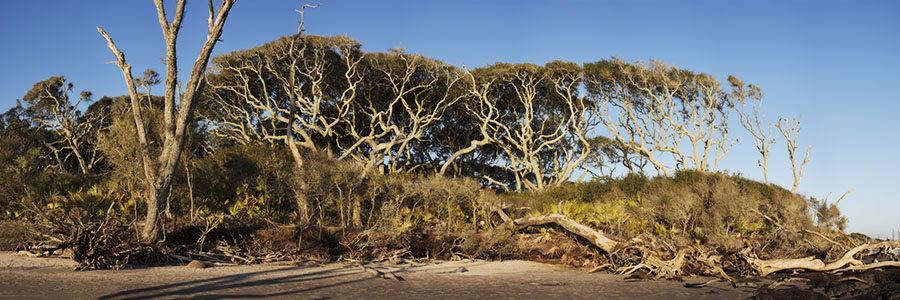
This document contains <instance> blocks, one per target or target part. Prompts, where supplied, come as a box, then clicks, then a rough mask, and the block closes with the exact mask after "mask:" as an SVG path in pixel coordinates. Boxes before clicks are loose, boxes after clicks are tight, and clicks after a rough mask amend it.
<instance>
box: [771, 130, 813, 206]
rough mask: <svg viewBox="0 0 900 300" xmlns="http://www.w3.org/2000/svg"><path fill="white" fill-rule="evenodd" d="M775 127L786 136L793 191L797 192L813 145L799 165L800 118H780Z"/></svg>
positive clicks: (807, 149)
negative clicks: (798, 138)
mask: <svg viewBox="0 0 900 300" xmlns="http://www.w3.org/2000/svg"><path fill="white" fill-rule="evenodd" d="M775 128H778V131H780V132H781V135H782V136H784V142H785V143H786V144H787V151H788V158H789V159H790V160H791V173H792V174H793V175H794V185H793V186H791V193H796V192H797V186H799V185H800V178H801V177H803V167H804V166H806V163H807V162H808V161H809V150H812V146H809V148H806V155H805V156H804V157H803V162H801V163H800V165H799V166H798V165H797V137H798V136H799V135H800V118H793V119H791V120H788V119H784V118H779V119H778V123H776V124H775Z"/></svg>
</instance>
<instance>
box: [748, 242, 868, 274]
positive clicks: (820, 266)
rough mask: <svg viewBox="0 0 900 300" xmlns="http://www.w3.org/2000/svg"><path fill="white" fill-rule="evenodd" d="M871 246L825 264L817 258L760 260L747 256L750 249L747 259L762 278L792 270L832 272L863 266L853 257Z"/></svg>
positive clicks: (860, 247)
mask: <svg viewBox="0 0 900 300" xmlns="http://www.w3.org/2000/svg"><path fill="white" fill-rule="evenodd" d="M868 246H869V245H861V246H857V247H856V248H853V249H850V251H847V253H844V256H842V257H841V258H840V259H838V260H836V261H833V262H830V263H825V262H823V261H822V260H821V259H816V258H815V257H812V256H810V257H804V258H778V259H758V258H755V257H751V256H749V255H746V253H748V252H749V251H748V250H749V248H748V249H745V259H746V260H747V262H748V263H750V265H751V266H753V268H754V269H755V270H756V272H758V273H759V275H760V276H766V275H769V274H772V273H774V272H778V271H782V270H792V269H805V270H811V271H831V270H837V269H840V268H842V267H844V266H846V265H848V264H849V265H854V266H858V265H862V264H863V263H862V262H861V261H859V260H857V259H855V258H853V255H855V254H857V253H859V252H860V251H862V250H864V249H866V247H868Z"/></svg>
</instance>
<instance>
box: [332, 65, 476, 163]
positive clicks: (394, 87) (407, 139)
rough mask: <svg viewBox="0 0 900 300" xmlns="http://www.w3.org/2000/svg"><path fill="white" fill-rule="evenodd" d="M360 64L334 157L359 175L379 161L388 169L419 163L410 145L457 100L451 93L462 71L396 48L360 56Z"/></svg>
mask: <svg viewBox="0 0 900 300" xmlns="http://www.w3.org/2000/svg"><path fill="white" fill-rule="evenodd" d="M363 68H364V69H363V70H361V72H362V73H363V78H362V82H361V83H360V92H359V93H358V95H357V96H356V101H353V102H352V106H353V107H352V108H351V111H352V113H350V114H348V115H347V117H346V118H343V119H344V121H345V122H344V124H343V125H344V128H345V131H344V136H343V137H342V138H341V143H340V145H339V146H338V147H339V148H340V150H341V152H342V154H341V155H340V157H338V159H345V158H347V159H351V160H353V161H356V162H358V163H359V164H360V165H362V166H363V173H362V174H360V175H361V177H364V176H365V174H366V173H367V172H369V171H371V170H374V169H375V167H376V166H379V165H383V166H384V169H385V170H386V171H387V172H390V173H393V172H398V171H400V170H412V169H415V168H417V167H421V166H419V165H413V163H412V162H414V161H415V159H412V158H413V157H414V156H415V155H416V154H417V153H414V152H415V150H416V148H415V147H414V144H415V143H416V142H418V141H420V140H421V139H422V137H423V136H424V135H425V133H426V132H427V130H428V128H429V127H431V126H433V125H434V124H436V123H437V122H438V121H439V120H440V119H441V118H443V115H444V113H446V112H447V109H448V108H450V107H451V106H452V105H453V104H454V103H456V102H457V101H459V100H460V99H461V98H462V94H461V93H454V92H453V91H454V89H455V88H456V86H458V85H459V84H460V82H461V79H462V72H460V71H459V70H458V69H456V68H453V67H452V66H449V65H447V64H445V63H443V62H441V61H438V60H434V59H429V58H426V57H423V56H421V55H414V54H407V53H404V52H403V51H402V50H394V51H391V52H390V53H369V54H366V57H365V61H364V66H363ZM419 154H421V153H419Z"/></svg>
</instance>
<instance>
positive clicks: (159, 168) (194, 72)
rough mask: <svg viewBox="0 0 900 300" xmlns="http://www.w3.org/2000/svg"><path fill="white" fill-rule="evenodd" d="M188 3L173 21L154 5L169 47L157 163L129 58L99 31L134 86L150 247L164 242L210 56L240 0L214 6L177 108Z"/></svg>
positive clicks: (144, 236)
mask: <svg viewBox="0 0 900 300" xmlns="http://www.w3.org/2000/svg"><path fill="white" fill-rule="evenodd" d="M185 2H186V1H185V0H179V1H178V2H177V6H176V8H175V17H174V18H173V19H172V21H169V20H168V18H167V17H166V11H165V7H164V5H163V0H154V4H155V5H156V13H157V16H158V18H159V25H160V27H161V28H162V32H163V37H164V38H165V42H166V78H165V98H164V99H165V100H164V108H163V109H164V110H163V120H164V123H163V124H164V128H163V132H164V139H163V143H162V146H161V149H160V151H159V154H158V155H157V156H156V157H155V159H154V157H153V155H151V150H150V145H149V143H148V142H147V133H146V132H147V130H146V128H145V127H144V122H143V120H142V118H141V106H140V98H139V95H138V93H137V90H136V89H135V81H134V77H133V76H132V74H131V65H129V64H128V63H127V62H126V61H125V54H124V53H122V51H119V49H118V47H116V45H115V43H114V42H113V40H112V38H110V36H109V35H108V34H107V33H106V32H105V31H104V30H103V29H101V28H100V27H97V31H99V32H100V34H101V35H103V37H104V38H105V39H106V41H107V45H108V46H109V49H110V50H111V51H112V53H113V55H115V56H116V65H118V66H119V68H120V69H121V71H122V75H123V76H124V77H125V84H126V85H127V86H128V94H129V96H130V98H131V109H132V112H133V114H134V122H135V126H136V129H137V138H138V141H139V143H140V148H141V160H142V161H143V164H142V165H143V169H144V176H145V177H146V180H147V183H148V185H147V186H148V193H149V195H147V196H148V199H147V217H146V220H145V223H144V228H143V230H142V231H141V240H142V241H144V242H146V243H153V242H156V241H158V240H159V238H160V234H161V232H160V228H162V225H163V218H162V217H163V216H162V215H161V214H162V212H163V211H165V205H166V198H167V197H168V194H169V190H170V187H171V185H172V178H173V175H174V174H175V169H176V167H177V165H178V160H179V158H180V157H181V152H182V151H183V149H184V143H185V132H186V131H187V129H188V127H189V126H190V123H191V119H192V118H193V115H194V109H195V107H196V104H197V98H198V96H199V95H200V94H201V92H202V90H203V87H204V86H205V81H204V80H203V79H204V73H205V71H206V66H207V63H208V62H209V57H210V53H212V50H213V48H214V47H215V45H216V42H218V40H219V37H221V36H222V28H223V27H224V25H225V19H226V18H227V17H228V12H229V11H230V10H231V7H232V6H233V5H234V3H235V0H223V1H222V4H221V6H220V7H219V9H218V11H217V12H216V11H215V10H214V7H213V3H212V0H209V19H207V23H208V25H209V28H208V31H207V36H206V42H205V43H204V44H203V47H202V48H201V50H200V54H199V56H198V57H197V60H196V61H195V62H194V65H193V67H192V68H191V74H190V77H189V78H188V81H187V83H186V85H185V86H184V89H183V93H179V94H180V95H178V96H179V97H178V99H179V100H180V101H179V105H177V107H176V102H175V98H176V90H177V89H178V88H179V86H178V61H177V54H176V47H175V44H176V40H177V39H178V32H179V30H180V29H181V21H182V19H183V18H184V6H185Z"/></svg>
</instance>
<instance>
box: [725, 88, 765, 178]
mask: <svg viewBox="0 0 900 300" xmlns="http://www.w3.org/2000/svg"><path fill="white" fill-rule="evenodd" d="M728 82H730V83H731V86H732V88H733V90H732V91H731V97H732V98H733V99H735V100H737V101H738V102H740V111H739V114H738V116H740V121H741V125H742V126H744V129H746V130H747V132H749V133H750V135H752V136H753V144H754V145H755V146H756V150H757V151H759V154H760V155H761V156H762V159H760V160H759V161H757V163H758V164H759V166H760V167H762V169H763V177H764V178H765V180H766V184H769V148H771V146H772V144H774V143H775V139H774V138H772V137H771V136H772V124H767V126H766V129H765V131H764V130H763V127H762V123H763V121H762V118H761V116H760V114H761V112H760V106H762V97H763V94H762V89H760V88H759V87H758V86H755V85H752V84H751V85H748V86H745V85H744V82H743V81H741V80H740V79H738V78H737V77H734V76H728ZM748 98H749V99H751V100H753V101H754V102H755V105H753V112H752V113H751V112H748V111H745V110H746V108H747V99H748Z"/></svg>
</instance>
